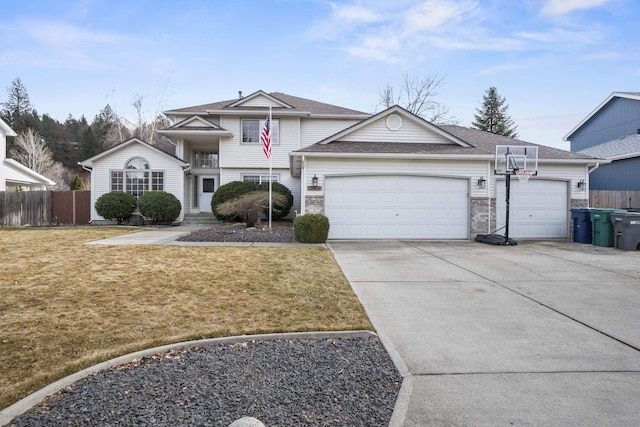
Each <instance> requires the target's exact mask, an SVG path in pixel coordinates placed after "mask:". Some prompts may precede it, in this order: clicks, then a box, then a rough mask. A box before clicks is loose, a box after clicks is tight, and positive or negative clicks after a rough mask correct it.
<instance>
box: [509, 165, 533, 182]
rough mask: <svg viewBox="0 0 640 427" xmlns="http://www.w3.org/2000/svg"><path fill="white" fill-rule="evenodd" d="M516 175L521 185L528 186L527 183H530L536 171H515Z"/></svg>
mask: <svg viewBox="0 0 640 427" xmlns="http://www.w3.org/2000/svg"><path fill="white" fill-rule="evenodd" d="M514 173H515V175H516V176H517V177H518V180H519V181H520V182H521V183H523V184H526V183H527V182H529V178H531V175H533V174H534V171H532V170H529V169H518V170H516V171H514Z"/></svg>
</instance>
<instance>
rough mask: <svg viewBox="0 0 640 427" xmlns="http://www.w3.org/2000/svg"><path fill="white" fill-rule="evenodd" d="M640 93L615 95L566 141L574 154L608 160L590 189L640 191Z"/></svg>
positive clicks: (596, 172) (592, 176)
mask: <svg viewBox="0 0 640 427" xmlns="http://www.w3.org/2000/svg"><path fill="white" fill-rule="evenodd" d="M639 133H640V92H613V93H612V94H611V95H609V97H608V98H607V99H605V100H604V101H603V102H602V103H601V104H600V105H598V106H597V107H596V109H595V110H593V111H592V112H591V113H590V114H589V115H588V116H587V117H585V118H584V119H583V120H582V121H581V122H580V123H579V124H578V125H577V126H576V127H575V128H573V129H572V130H571V131H570V132H569V133H568V134H567V135H566V136H565V137H564V140H565V141H571V151H575V152H578V153H582V154H586V155H588V156H592V157H597V158H601V159H605V160H606V161H603V162H601V164H599V165H598V167H597V168H594V170H593V172H592V173H591V174H590V176H589V189H591V190H611V191H640V179H638V171H640V135H639Z"/></svg>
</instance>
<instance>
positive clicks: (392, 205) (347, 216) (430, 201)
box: [325, 176, 469, 239]
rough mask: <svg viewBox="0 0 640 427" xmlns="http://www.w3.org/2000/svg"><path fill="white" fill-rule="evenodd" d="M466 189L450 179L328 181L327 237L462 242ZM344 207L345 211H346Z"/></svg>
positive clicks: (465, 226) (466, 228) (466, 219)
mask: <svg viewBox="0 0 640 427" xmlns="http://www.w3.org/2000/svg"><path fill="white" fill-rule="evenodd" d="M468 187H469V184H468V180H466V179H453V178H438V177H414V176H353V177H328V178H326V181H325V214H326V215H327V216H328V217H329V221H330V224H331V227H330V230H329V237H330V238H333V239H337V238H422V239H429V238H461V239H466V238H468V236H469V226H468V222H469V200H468V199H469V196H468ZM362 194H364V195H365V196H364V197H362V196H361V195H362ZM345 204H348V205H349V207H350V209H349V210H345V209H344V205H345ZM356 206H357V207H356ZM334 224H336V227H334Z"/></svg>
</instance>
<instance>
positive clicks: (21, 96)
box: [2, 77, 33, 132]
mask: <svg viewBox="0 0 640 427" xmlns="http://www.w3.org/2000/svg"><path fill="white" fill-rule="evenodd" d="M7 94H8V95H9V98H8V99H7V102H3V103H2V118H3V119H4V120H5V121H6V122H7V123H8V124H9V126H11V127H12V128H13V130H14V131H16V132H21V131H23V130H26V127H27V126H21V119H22V118H23V117H24V116H27V115H28V114H31V112H32V110H33V106H32V105H31V101H30V100H29V94H28V93H27V88H26V87H25V86H24V85H23V84H22V80H20V77H16V79H15V80H14V81H13V82H12V83H11V86H10V87H8V88H7Z"/></svg>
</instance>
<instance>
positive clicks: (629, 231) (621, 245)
mask: <svg viewBox="0 0 640 427" xmlns="http://www.w3.org/2000/svg"><path fill="white" fill-rule="evenodd" d="M611 224H613V245H614V246H615V247H616V249H622V250H625V251H637V250H640V212H615V213H612V214H611Z"/></svg>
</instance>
